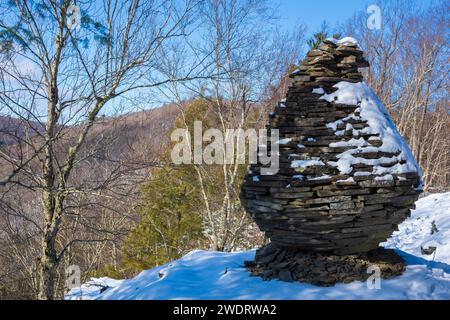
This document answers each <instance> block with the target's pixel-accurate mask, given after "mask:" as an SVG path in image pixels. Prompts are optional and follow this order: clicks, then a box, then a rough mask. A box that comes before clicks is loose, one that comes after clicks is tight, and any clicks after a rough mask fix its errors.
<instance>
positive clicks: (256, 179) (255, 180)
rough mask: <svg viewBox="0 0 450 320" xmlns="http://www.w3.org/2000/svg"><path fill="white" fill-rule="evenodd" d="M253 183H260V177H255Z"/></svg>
mask: <svg viewBox="0 0 450 320" xmlns="http://www.w3.org/2000/svg"><path fill="white" fill-rule="evenodd" d="M252 180H253V182H259V181H260V180H259V176H253V179H252Z"/></svg>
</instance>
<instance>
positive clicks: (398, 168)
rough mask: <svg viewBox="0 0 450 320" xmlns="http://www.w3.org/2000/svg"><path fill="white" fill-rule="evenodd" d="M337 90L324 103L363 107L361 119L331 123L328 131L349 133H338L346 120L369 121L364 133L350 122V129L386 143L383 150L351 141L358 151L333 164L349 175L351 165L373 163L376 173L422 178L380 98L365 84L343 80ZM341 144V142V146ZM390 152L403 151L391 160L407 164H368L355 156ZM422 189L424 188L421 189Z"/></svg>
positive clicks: (326, 97) (360, 114) (384, 161)
mask: <svg viewBox="0 0 450 320" xmlns="http://www.w3.org/2000/svg"><path fill="white" fill-rule="evenodd" d="M333 87H335V88H337V90H336V91H335V92H333V93H330V94H324V95H322V96H321V97H320V99H322V100H326V101H328V102H331V103H340V104H348V105H356V106H359V108H358V112H359V116H355V115H352V116H349V117H346V118H343V119H339V120H337V121H334V122H331V123H328V124H327V127H328V128H332V129H333V130H335V134H336V135H338V136H340V135H342V134H343V133H344V131H345V130H340V131H336V130H337V126H338V125H339V124H343V123H344V121H345V120H348V119H350V118H353V119H361V120H364V121H367V123H368V127H365V128H363V129H360V130H356V129H353V126H352V125H351V124H350V123H347V127H346V130H351V129H353V135H356V136H357V135H359V134H368V135H378V138H377V139H379V140H381V142H382V144H381V146H380V147H372V146H368V144H364V145H363V144H362V140H361V139H362V138H361V139H359V140H356V141H359V142H358V143H360V144H359V145H357V144H356V141H355V140H353V141H352V140H350V141H351V142H348V143H351V144H348V145H350V146H357V147H358V148H357V149H351V150H347V151H345V152H343V153H342V154H340V155H338V161H337V162H335V163H332V164H331V165H333V166H336V167H338V169H339V170H340V171H341V173H344V174H348V173H350V172H351V170H352V168H351V166H352V165H353V164H356V163H363V164H369V165H373V166H374V169H373V170H374V171H373V174H402V173H406V172H418V173H419V176H420V177H421V176H422V173H421V170H420V167H419V165H418V164H417V162H416V160H415V159H414V156H413V154H412V152H411V150H410V149H409V146H408V145H407V144H406V142H405V141H404V140H403V138H402V136H401V135H400V133H399V132H398V131H397V128H396V126H395V124H394V123H393V121H392V120H391V118H390V117H389V115H388V113H387V111H386V109H385V107H384V106H383V104H382V103H381V101H380V100H379V99H378V97H377V96H376V94H375V93H374V92H373V91H372V90H371V89H370V88H369V86H367V84H366V83H364V82H358V83H351V82H347V81H341V82H338V83H337V84H335V85H334V86H333ZM337 145H339V143H337ZM337 145H336V143H332V144H330V146H337ZM378 151H381V152H389V153H396V152H400V154H399V156H397V157H393V158H391V162H395V161H396V160H400V161H402V160H404V161H405V163H403V164H398V165H394V166H392V167H383V166H381V164H387V163H389V158H384V159H383V158H381V159H372V160H371V161H367V159H363V158H357V157H354V154H355V153H356V154H357V153H361V152H378ZM419 188H421V186H419Z"/></svg>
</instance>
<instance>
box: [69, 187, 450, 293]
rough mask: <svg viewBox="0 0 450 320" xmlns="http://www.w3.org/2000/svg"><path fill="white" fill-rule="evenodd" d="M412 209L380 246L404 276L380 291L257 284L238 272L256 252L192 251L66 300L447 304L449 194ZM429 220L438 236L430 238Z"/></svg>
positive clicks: (97, 283) (93, 283)
mask: <svg viewBox="0 0 450 320" xmlns="http://www.w3.org/2000/svg"><path fill="white" fill-rule="evenodd" d="M416 206H417V208H416V209H415V210H413V212H412V215H411V217H410V218H408V219H407V220H406V221H405V222H404V223H402V224H401V225H400V227H399V231H397V232H395V233H394V234H393V235H392V237H391V238H390V239H388V241H387V242H385V243H384V244H383V246H385V247H387V248H394V249H396V250H397V253H398V254H400V255H401V256H403V257H404V259H405V260H406V262H407V267H406V271H405V273H404V274H403V275H401V276H399V277H396V278H393V279H390V280H381V288H380V289H369V288H368V287H367V284H366V283H365V282H361V281H354V282H352V283H348V284H337V285H335V286H333V287H318V286H314V285H311V284H306V283H287V282H282V281H278V280H273V281H262V279H261V278H258V277H250V276H249V273H248V272H247V271H246V270H245V268H244V267H243V263H244V261H245V260H252V259H253V257H254V254H255V250H249V251H242V252H231V253H224V252H211V251H202V250H195V251H192V252H190V253H188V254H187V255H185V256H184V257H182V258H180V259H178V260H175V261H173V262H170V263H168V264H165V265H162V266H159V267H156V268H153V269H150V270H146V271H143V272H141V273H140V274H139V275H137V276H136V277H135V278H132V279H128V280H113V279H108V278H100V279H91V280H90V281H88V282H87V283H85V284H83V285H82V286H81V287H80V288H75V289H72V290H71V291H70V292H69V293H68V294H67V296H66V299H114V300H115V299H126V300H131V299H301V300H303V299H386V300H391V299H450V192H448V193H442V194H432V195H429V196H427V197H424V198H422V199H420V200H419V201H417V203H416ZM433 221H434V222H435V224H436V227H437V229H438V232H436V233H434V234H431V225H432V222H433ZM429 246H436V247H437V250H436V254H435V256H433V255H429V256H427V255H422V254H421V249H420V248H421V247H423V248H427V247H429ZM106 286H107V287H106ZM100 288H103V292H102V293H100Z"/></svg>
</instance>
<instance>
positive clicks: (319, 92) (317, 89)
mask: <svg viewBox="0 0 450 320" xmlns="http://www.w3.org/2000/svg"><path fill="white" fill-rule="evenodd" d="M312 93H317V94H324V93H325V91H324V90H323V88H314V89H313V91H312Z"/></svg>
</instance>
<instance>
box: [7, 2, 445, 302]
mask: <svg viewBox="0 0 450 320" xmlns="http://www.w3.org/2000/svg"><path fill="white" fill-rule="evenodd" d="M77 4H78V6H79V7H80V8H81V12H80V19H79V21H78V22H79V24H80V25H79V26H78V27H77V28H73V27H72V23H73V21H71V20H68V19H69V18H70V17H71V14H73V11H72V10H73V7H71V5H72V1H68V0H67V1H37V0H36V1H28V0H14V1H3V2H2V3H1V4H0V299H59V298H62V297H63V295H64V292H65V290H66V282H65V281H66V270H67V268H68V266H70V265H77V266H79V267H80V269H81V271H82V273H81V276H82V280H84V279H86V278H88V277H89V276H93V275H103V274H106V273H108V272H109V273H108V274H109V275H111V272H113V271H114V272H119V271H120V270H121V264H122V260H123V257H122V252H123V251H124V248H123V244H124V240H125V239H126V238H127V237H128V235H129V233H130V231H131V230H133V229H134V228H135V226H136V224H137V223H139V220H140V216H139V215H138V214H137V208H138V207H139V206H140V204H141V203H142V201H143V196H142V186H143V185H144V184H145V183H147V182H148V181H151V180H152V179H154V178H155V177H156V173H155V172H156V171H158V170H161V169H167V168H171V167H172V164H170V163H169V162H168V161H167V159H166V158H167V150H168V149H170V131H171V130H172V129H173V128H174V126H175V125H176V126H178V127H180V126H181V127H183V126H185V127H189V126H190V119H191V118H192V112H190V111H189V109H188V108H187V107H186V106H187V105H189V104H190V103H191V102H192V101H194V100H198V99H201V100H202V101H203V102H204V103H205V104H206V106H207V112H208V114H209V119H212V120H211V121H214V125H215V126H216V127H217V128H218V129H219V130H221V131H222V132H225V131H226V129H228V128H233V129H236V128H249V127H262V126H263V125H264V123H265V119H266V117H267V114H268V113H269V112H270V111H271V109H272V108H273V107H274V106H275V103H276V101H278V100H279V99H281V97H282V96H283V94H284V92H285V90H286V88H287V87H288V86H289V78H288V77H287V74H288V73H289V71H292V69H293V68H295V65H296V64H297V63H298V62H299V60H301V59H302V58H303V54H304V53H305V49H306V48H307V40H308V39H310V38H311V37H313V34H314V33H315V32H319V31H322V32H323V33H328V35H329V36H331V35H333V34H335V33H339V34H341V35H350V36H353V37H355V38H357V39H358V40H359V42H360V45H361V47H362V49H363V50H365V52H366V56H367V60H368V61H369V62H370V65H371V66H370V68H369V69H368V70H367V71H365V72H366V74H365V76H366V79H367V81H368V83H369V85H370V86H371V87H372V88H373V89H374V90H375V92H376V94H377V95H378V97H379V98H380V99H381V100H382V102H383V103H384V104H385V105H386V107H387V109H388V111H389V113H390V115H391V117H392V118H393V120H394V121H395V123H396V125H397V127H398V129H399V131H400V133H401V134H402V135H403V136H404V137H405V139H406V140H407V141H408V143H409V145H410V147H411V150H412V151H413V153H414V155H415V157H416V159H417V161H418V162H419V164H420V166H421V168H422V171H423V178H424V185H425V190H427V191H431V192H433V191H443V190H448V189H449V186H450V140H449V136H450V107H449V94H448V90H449V79H448V73H449V55H448V50H449V47H448V37H449V34H448V24H449V17H448V12H449V4H448V1H440V2H439V1H436V2H435V4H434V5H433V6H432V7H430V8H427V9H420V8H419V7H416V6H415V5H414V4H413V3H412V2H410V1H382V2H380V3H379V6H380V7H381V8H382V9H383V24H382V29H381V30H377V31H373V30H369V29H368V28H367V27H366V19H367V14H366V12H361V13H359V14H357V15H355V16H354V17H353V18H351V19H349V20H348V21H346V22H343V23H342V25H338V26H329V27H328V30H309V29H308V26H305V25H301V24H299V25H298V26H297V28H295V30H291V31H289V32H281V31H279V28H278V24H279V19H280V16H281V15H282V13H280V12H276V10H275V8H274V7H272V5H271V3H270V2H269V1H267V2H266V1H261V0H203V1H199V0H182V1H165V0H164V1H163V0H161V1H159V0H153V1H146V0H141V1H139V0H131V1H119V0H105V1H99V2H97V1H94V2H91V1H80V2H77ZM242 172H243V171H242V166H241V165H237V164H224V165H220V166H219V165H215V166H214V167H211V166H208V165H192V166H191V167H190V168H189V179H190V181H192V185H194V186H195V188H193V192H195V195H193V196H195V199H198V201H195V203H193V204H192V207H189V210H193V211H195V212H196V213H198V214H199V216H200V218H201V228H202V234H203V237H202V238H201V239H200V240H198V241H194V242H187V243H186V244H185V245H184V246H183V247H178V248H175V249H176V250H175V251H176V254H183V253H186V251H188V250H191V249H193V248H203V249H211V250H223V251H231V250H238V249H243V248H252V247H255V246H257V245H259V244H261V242H263V241H264V239H263V237H262V236H261V234H260V233H259V231H258V229H257V227H256V226H255V225H254V224H252V223H251V222H250V220H249V219H248V217H247V215H246V213H245V211H244V210H243V208H242V207H241V205H240V202H239V188H238V186H239V183H240V181H241V178H242ZM168 181H169V180H168ZM154 227H155V229H157V226H156V225H155V226H154ZM163 242H164V241H163ZM156 245H161V246H166V247H167V246H168V243H161V244H160V243H156V244H155V246H156ZM129 272H131V271H129ZM113 274H114V273H113ZM120 275H121V276H124V275H131V274H127V273H126V272H125V273H122V274H120Z"/></svg>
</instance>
